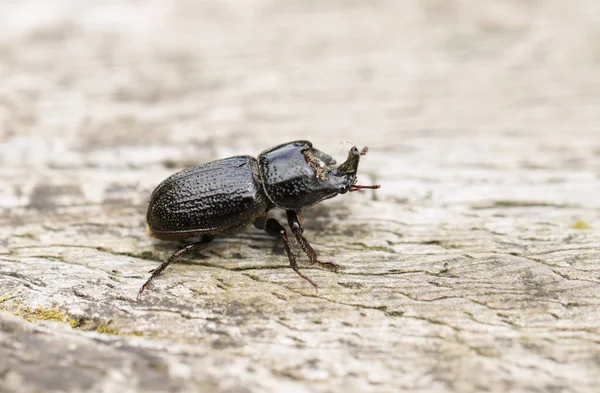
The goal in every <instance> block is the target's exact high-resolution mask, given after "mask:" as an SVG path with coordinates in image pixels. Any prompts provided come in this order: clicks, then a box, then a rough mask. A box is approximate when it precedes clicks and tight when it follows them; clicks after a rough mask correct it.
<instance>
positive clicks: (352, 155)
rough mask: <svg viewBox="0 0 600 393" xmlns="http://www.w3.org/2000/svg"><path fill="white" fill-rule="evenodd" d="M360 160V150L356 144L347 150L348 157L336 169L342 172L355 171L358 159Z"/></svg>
mask: <svg viewBox="0 0 600 393" xmlns="http://www.w3.org/2000/svg"><path fill="white" fill-rule="evenodd" d="M359 160H360V152H359V151H358V149H357V148H356V146H352V149H350V151H349V152H348V159H347V160H346V161H344V163H343V164H342V165H340V166H339V167H338V171H339V172H340V173H344V174H350V173H356V171H357V170H358V161H359Z"/></svg>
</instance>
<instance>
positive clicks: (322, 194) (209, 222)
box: [138, 141, 379, 299]
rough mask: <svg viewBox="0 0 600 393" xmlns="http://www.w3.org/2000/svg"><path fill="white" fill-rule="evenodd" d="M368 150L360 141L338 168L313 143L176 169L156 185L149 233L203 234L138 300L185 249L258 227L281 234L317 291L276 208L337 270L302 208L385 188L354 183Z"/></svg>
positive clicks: (304, 244) (312, 256)
mask: <svg viewBox="0 0 600 393" xmlns="http://www.w3.org/2000/svg"><path fill="white" fill-rule="evenodd" d="M367 151H368V149H367V148H366V147H365V148H363V150H362V151H360V152H359V150H358V149H357V148H356V147H355V146H354V147H352V148H351V149H350V151H349V153H348V159H347V160H346V161H345V162H344V163H343V164H341V165H340V166H338V167H335V166H334V165H335V161H334V160H333V158H332V157H331V156H329V155H327V154H325V153H323V152H321V151H319V150H317V149H315V148H314V147H313V145H312V143H311V142H309V141H294V142H289V143H284V144H282V145H279V146H276V147H274V148H272V149H269V150H266V151H264V152H262V153H261V154H260V155H259V156H258V159H256V158H254V157H250V156H235V157H230V158H225V159H222V160H217V161H212V162H209V163H206V164H203V165H200V166H196V167H193V168H187V169H184V170H182V171H181V172H178V173H176V174H174V175H172V176H170V177H168V178H167V179H166V180H164V181H163V182H162V183H160V184H159V185H158V187H156V189H155V190H154V192H153V193H152V196H151V197H150V203H149V205H148V213H147V216H146V219H147V223H148V234H149V235H150V236H152V237H156V238H158V239H161V240H181V239H188V238H200V239H199V240H198V241H196V242H193V243H190V244H188V245H186V246H185V247H183V248H181V249H180V250H178V251H177V252H175V253H174V254H173V255H172V256H171V257H170V258H169V259H167V260H166V261H165V262H163V263H162V264H161V265H160V266H159V267H158V268H156V269H154V270H151V271H150V273H152V275H151V276H150V278H149V279H148V280H147V281H146V282H145V283H144V285H142V287H141V288H140V290H139V293H138V299H139V297H140V295H141V294H142V292H143V291H144V289H145V288H146V287H147V286H148V284H150V282H151V281H152V280H153V279H154V278H156V276H158V275H159V274H160V273H161V272H162V271H163V270H165V268H166V267H167V266H169V264H170V263H171V262H173V261H174V260H176V259H177V258H179V257H180V256H182V255H183V254H185V253H187V252H189V251H192V250H198V249H202V248H204V247H206V245H207V244H208V243H210V242H211V241H212V240H213V239H214V238H215V236H218V235H226V234H232V233H235V232H239V231H242V230H244V229H246V228H247V227H249V226H250V225H251V224H254V226H256V227H257V228H259V229H263V230H265V231H266V232H267V233H268V234H269V235H272V236H276V237H278V238H279V239H281V241H282V243H283V246H284V248H285V251H286V253H287V257H288V259H289V261H290V267H291V268H292V269H293V270H294V271H295V272H296V273H298V275H300V277H302V278H303V279H305V280H306V281H308V282H309V283H310V284H311V285H312V286H314V287H315V289H316V288H318V287H317V284H316V283H315V282H314V281H312V280H311V279H310V278H308V277H306V276H305V275H304V274H303V273H302V272H300V271H299V270H298V264H297V262H296V256H295V255H294V253H293V252H292V249H291V247H290V243H289V240H288V236H287V231H286V229H285V228H284V227H283V225H281V224H280V223H279V221H277V220H276V219H274V218H267V212H268V211H269V210H271V209H273V208H280V209H284V210H285V211H286V213H287V221H288V224H289V226H290V229H291V230H292V233H293V234H294V236H295V237H296V240H297V241H298V244H299V245H300V247H301V248H302V251H304V253H306V255H307V256H308V258H309V260H310V262H311V264H317V265H318V266H320V267H325V268H329V269H332V270H334V271H337V270H338V268H339V266H338V265H337V264H335V263H331V262H320V261H319V260H318V259H317V254H316V252H315V250H314V249H313V248H312V246H311V245H310V243H309V242H308V240H306V238H305V237H304V235H303V232H304V228H303V226H302V221H301V219H300V212H301V210H302V209H303V208H306V207H309V206H312V205H314V204H316V203H319V202H321V201H322V200H324V199H329V198H333V197H334V196H336V195H338V194H345V193H346V192H348V191H358V190H360V189H363V188H371V189H376V188H379V185H374V186H361V185H357V184H356V172H357V170H358V162H359V159H360V156H361V155H364V154H366V153H367Z"/></svg>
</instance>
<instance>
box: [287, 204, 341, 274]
mask: <svg viewBox="0 0 600 393" xmlns="http://www.w3.org/2000/svg"><path fill="white" fill-rule="evenodd" d="M286 213H287V220H288V224H289V225H290V228H291V229H292V232H293V233H294V235H295V236H296V240H298V244H300V247H302V251H304V253H305V254H306V255H308V259H310V263H311V264H317V265H318V266H320V267H324V268H327V269H331V270H333V271H335V272H337V271H338V269H339V268H340V266H339V265H338V264H336V263H333V262H319V260H318V259H317V253H316V252H315V249H314V248H312V246H311V245H310V243H309V242H308V240H306V238H305V237H304V235H303V233H304V228H303V227H302V223H301V222H300V217H299V216H298V213H296V212H295V211H294V210H286Z"/></svg>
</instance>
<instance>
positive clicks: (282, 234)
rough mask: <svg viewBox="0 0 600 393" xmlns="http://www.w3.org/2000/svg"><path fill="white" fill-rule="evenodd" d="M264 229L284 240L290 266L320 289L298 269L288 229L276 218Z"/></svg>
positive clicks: (316, 287) (270, 220) (271, 219)
mask: <svg viewBox="0 0 600 393" xmlns="http://www.w3.org/2000/svg"><path fill="white" fill-rule="evenodd" d="M264 229H265V231H266V232H267V233H268V234H269V235H271V236H277V237H279V238H280V239H281V241H282V242H283V247H284V248H285V252H286V253H287V256H288V259H289V260H290V267H291V268H292V269H294V271H295V272H296V273H298V275H299V276H300V277H302V278H303V279H305V280H306V281H308V282H309V283H310V284H311V285H312V286H313V287H315V289H316V290H319V287H318V286H317V284H315V282H314V281H313V280H311V279H310V278H308V277H306V276H305V275H304V274H302V272H300V270H298V263H297V262H296V256H295V255H294V254H293V253H292V248H291V246H290V242H289V240H288V236H287V231H286V230H285V228H284V227H283V225H281V224H280V223H279V221H277V220H276V219H274V218H269V219H268V220H267V222H266V224H265V228H264Z"/></svg>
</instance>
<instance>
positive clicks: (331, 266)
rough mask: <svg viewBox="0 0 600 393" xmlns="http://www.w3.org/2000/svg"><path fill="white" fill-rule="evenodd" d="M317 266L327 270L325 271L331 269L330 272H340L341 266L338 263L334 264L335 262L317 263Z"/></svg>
mask: <svg viewBox="0 0 600 393" xmlns="http://www.w3.org/2000/svg"><path fill="white" fill-rule="evenodd" d="M316 264H317V265H318V266H319V267H322V268H325V269H329V270H333V271H334V272H336V273H337V272H338V270H340V265H338V264H337V263H333V262H319V261H317V262H316Z"/></svg>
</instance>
